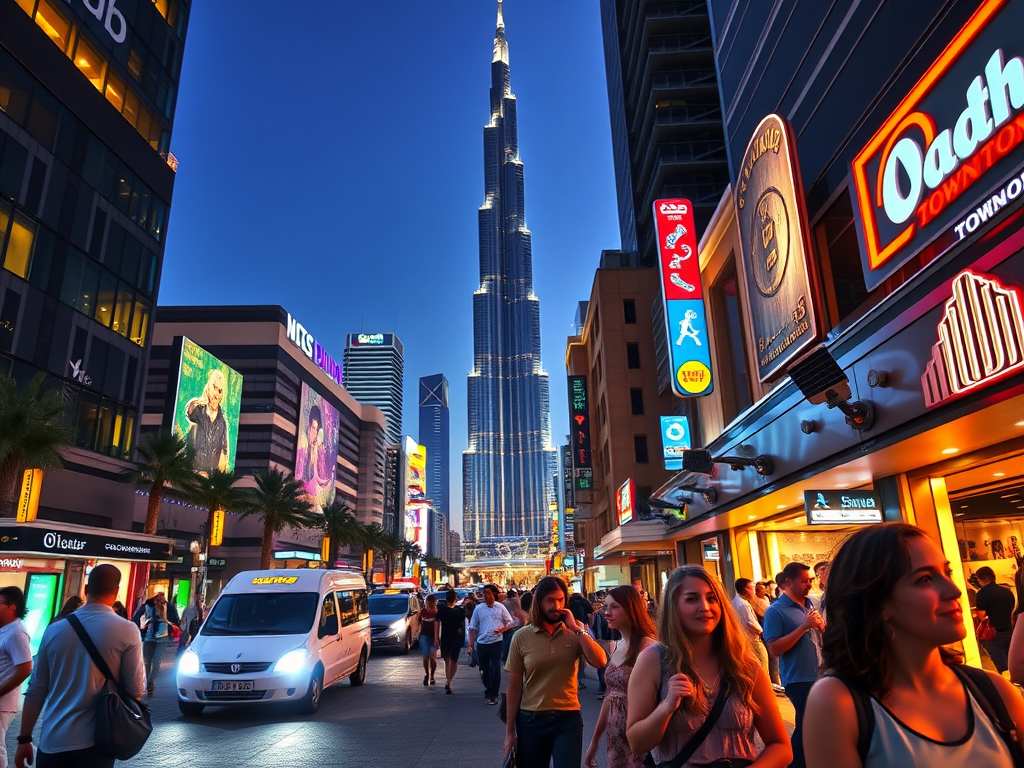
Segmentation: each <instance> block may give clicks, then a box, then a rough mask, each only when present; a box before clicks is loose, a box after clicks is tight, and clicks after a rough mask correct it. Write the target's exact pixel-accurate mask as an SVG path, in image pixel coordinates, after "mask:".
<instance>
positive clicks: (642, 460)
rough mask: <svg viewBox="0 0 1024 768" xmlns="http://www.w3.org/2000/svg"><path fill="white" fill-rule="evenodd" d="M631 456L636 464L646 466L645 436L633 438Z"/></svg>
mask: <svg viewBox="0 0 1024 768" xmlns="http://www.w3.org/2000/svg"><path fill="white" fill-rule="evenodd" d="M633 454H634V456H635V458H636V463H637V464H646V463H647V462H648V458H647V435H634V436H633Z"/></svg>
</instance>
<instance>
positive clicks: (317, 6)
mask: <svg viewBox="0 0 1024 768" xmlns="http://www.w3.org/2000/svg"><path fill="white" fill-rule="evenodd" d="M496 7H497V6H496V2H495V1H494V0H435V2H429V3H427V2H419V3H415V2H381V0H306V2H303V3H301V4H294V3H283V2H271V1H270V0H257V2H251V1H249V2H246V1H244V0H216V1H215V2H196V3H194V4H193V8H192V17H191V20H190V23H189V29H188V37H187V39H186V43H185V57H184V65H183V70H182V77H181V83H180V91H179V96H178V104H177V113H176V117H175V126H174V135H173V140H172V143H171V149H172V151H173V152H174V154H175V155H176V156H177V158H178V160H179V162H180V166H179V168H178V173H177V179H176V182H175V190H174V199H173V204H172V210H171V218H170V223H169V229H168V238H167V249H166V255H165V260H164V272H163V280H162V283H161V288H160V303H161V304H163V305H177V304H183V305H189V304H194V305H205V304H213V305H221V304H280V305H281V306H283V307H285V309H287V310H288V311H290V312H291V313H292V314H293V315H295V316H296V317H297V318H298V319H299V320H300V322H302V324H303V325H304V326H305V327H306V328H307V329H308V330H309V331H310V332H311V333H312V334H313V335H314V336H315V337H316V338H317V340H318V341H320V343H321V344H322V345H323V346H324V347H325V349H326V350H327V351H328V353H329V354H331V355H332V356H333V357H334V358H335V359H337V360H338V361H340V360H341V358H342V352H343V350H344V343H345V335H346V334H347V333H352V332H360V331H362V332H366V333H378V332H397V334H398V336H399V338H400V339H401V340H402V342H403V344H404V345H405V401H404V425H403V430H404V432H405V433H406V434H409V435H412V436H413V437H416V436H417V431H418V424H419V419H418V414H417V394H418V392H417V390H418V384H419V378H420V377H421V376H427V375H430V374H435V373H444V374H445V376H447V377H448V381H449V382H450V385H451V504H452V528H453V529H455V530H458V531H460V532H461V528H462V525H461V523H462V450H463V449H464V448H465V447H466V442H467V434H466V376H467V374H468V373H469V371H470V369H471V367H472V362H473V340H472V339H473V336H472V331H473V328H472V293H473V291H474V290H475V289H476V288H477V287H478V285H479V269H478V264H479V261H478V237H477V208H478V207H479V206H480V204H481V203H482V202H483V127H484V125H485V124H486V123H487V121H488V119H489V107H488V88H489V85H490V62H491V54H492V43H493V39H494V27H495V17H496ZM504 16H505V24H506V30H507V38H508V41H509V50H510V63H511V68H512V92H513V93H514V94H515V95H516V97H517V99H518V104H519V110H518V111H519V143H520V156H521V158H522V160H523V162H524V164H525V169H526V217H527V225H528V226H529V228H530V230H531V231H532V232H533V268H534V280H535V285H534V288H535V291H536V293H537V295H538V297H539V298H540V303H541V333H542V353H543V362H544V368H545V369H546V370H547V371H548V373H549V375H550V379H551V404H552V413H551V423H552V431H553V434H552V442H553V444H555V445H560V444H561V443H563V442H564V440H565V435H566V433H567V427H568V413H567V404H566V385H565V339H566V336H567V334H569V333H570V332H571V330H572V319H573V315H574V313H575V310H576V303H577V302H578V301H580V300H585V299H587V298H589V295H590V288H591V284H592V282H593V276H594V270H595V268H596V267H597V264H598V259H599V257H600V252H601V250H602V249H614V248H618V247H619V245H620V240H619V227H618V219H617V214H616V205H615V182H614V172H613V167H612V154H611V132H610V128H609V120H608V94H607V87H606V81H605V71H604V57H603V52H602V46H601V25H600V14H599V9H598V3H597V0H507V2H505V9H504Z"/></svg>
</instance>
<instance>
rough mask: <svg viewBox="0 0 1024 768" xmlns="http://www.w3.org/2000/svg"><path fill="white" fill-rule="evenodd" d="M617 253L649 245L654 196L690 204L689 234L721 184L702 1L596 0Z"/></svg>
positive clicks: (650, 253) (701, 224)
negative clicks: (608, 123)
mask: <svg viewBox="0 0 1024 768" xmlns="http://www.w3.org/2000/svg"><path fill="white" fill-rule="evenodd" d="M601 29H602V35H603V37H604V52H605V72H606V75H607V79H608V105H609V112H610V117H611V128H612V152H613V155H614V162H615V186H616V193H617V198H618V206H619V228H620V232H621V236H622V250H623V251H637V252H638V253H639V255H640V264H641V265H642V266H648V267H651V266H654V265H655V264H656V263H657V261H656V256H657V252H656V249H655V240H654V221H653V218H652V210H653V204H654V201H655V200H659V199H662V198H670V197H685V198H689V199H690V200H691V201H692V202H693V207H694V215H695V218H696V224H697V232H698V236H699V235H700V233H702V232H703V231H704V229H705V227H706V226H707V224H708V222H709V221H710V220H711V214H712V213H713V212H714V210H715V207H716V206H717V205H718V201H719V199H720V198H721V196H722V191H723V190H724V189H725V187H726V185H728V183H729V166H728V162H727V156H726V148H725V137H724V133H723V130H722V108H721V104H720V101H719V96H718V79H717V77H716V75H715V56H714V45H713V41H712V36H711V22H710V19H709V18H708V8H707V4H706V3H705V2H704V0H675V1H674V2H664V1H663V0H658V1H655V0H601Z"/></svg>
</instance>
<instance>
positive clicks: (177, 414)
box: [173, 338, 242, 474]
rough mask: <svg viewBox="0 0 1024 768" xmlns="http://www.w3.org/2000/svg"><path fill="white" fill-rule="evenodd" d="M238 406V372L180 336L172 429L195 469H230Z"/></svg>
mask: <svg viewBox="0 0 1024 768" xmlns="http://www.w3.org/2000/svg"><path fill="white" fill-rule="evenodd" d="M241 409H242V374H240V373H239V372H238V371H236V370H234V369H233V368H231V367H230V366H227V365H225V364H224V363H222V362H221V361H220V360H218V359H217V358H216V357H214V356H213V355H211V354H210V353H209V352H207V351H206V350H205V349H203V348H202V347H200V346H199V345H198V344H196V343H195V342H194V341H192V340H191V339H188V338H183V339H182V344H181V364H180V366H179V368H178V391H177V393H176V394H175V397H174V426H173V430H174V432H175V433H176V434H179V435H184V436H185V439H186V440H187V441H188V444H189V446H190V447H191V448H192V450H193V452H194V455H195V467H196V469H197V470H198V471H200V472H203V473H204V474H205V473H207V472H209V471H210V470H213V469H219V470H220V471H221V472H233V471H234V469H235V447H236V445H237V443H238V414H239V412H240V411H241Z"/></svg>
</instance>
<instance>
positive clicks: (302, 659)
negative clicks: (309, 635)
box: [274, 648, 306, 674]
mask: <svg viewBox="0 0 1024 768" xmlns="http://www.w3.org/2000/svg"><path fill="white" fill-rule="evenodd" d="M304 666H306V649H305V648H296V649H295V650H294V651H288V653H286V654H285V655H284V656H282V657H281V658H280V659H278V660H277V664H275V665H274V671H275V672H284V673H286V674H287V673H290V672H299V671H300V670H301V669H302V668H303V667H304Z"/></svg>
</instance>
